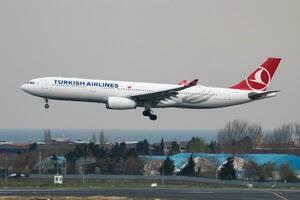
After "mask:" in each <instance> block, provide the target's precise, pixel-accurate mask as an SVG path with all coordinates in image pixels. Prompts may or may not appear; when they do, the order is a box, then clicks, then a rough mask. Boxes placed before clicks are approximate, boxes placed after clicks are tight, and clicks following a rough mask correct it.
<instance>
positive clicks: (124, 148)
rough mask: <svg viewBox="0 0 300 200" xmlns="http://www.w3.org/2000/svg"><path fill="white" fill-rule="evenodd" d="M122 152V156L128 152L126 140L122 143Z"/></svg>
mask: <svg viewBox="0 0 300 200" xmlns="http://www.w3.org/2000/svg"><path fill="white" fill-rule="evenodd" d="M120 153H121V155H122V156H124V155H125V153H126V143H125V142H121V143H120Z"/></svg>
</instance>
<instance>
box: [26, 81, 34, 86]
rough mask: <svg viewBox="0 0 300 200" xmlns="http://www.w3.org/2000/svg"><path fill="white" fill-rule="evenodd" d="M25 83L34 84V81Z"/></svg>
mask: <svg viewBox="0 0 300 200" xmlns="http://www.w3.org/2000/svg"><path fill="white" fill-rule="evenodd" d="M27 83H28V84H30V85H34V84H35V83H34V81H29V82H27Z"/></svg>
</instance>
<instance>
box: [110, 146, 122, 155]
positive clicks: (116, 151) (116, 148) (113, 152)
mask: <svg viewBox="0 0 300 200" xmlns="http://www.w3.org/2000/svg"><path fill="white" fill-rule="evenodd" d="M120 156H121V151H120V146H119V144H118V143H117V142H116V144H115V145H114V146H113V147H112V149H111V157H113V158H119V157H120Z"/></svg>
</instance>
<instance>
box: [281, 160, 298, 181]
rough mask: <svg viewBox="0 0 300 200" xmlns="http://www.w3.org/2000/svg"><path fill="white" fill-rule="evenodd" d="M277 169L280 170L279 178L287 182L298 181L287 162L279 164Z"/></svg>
mask: <svg viewBox="0 0 300 200" xmlns="http://www.w3.org/2000/svg"><path fill="white" fill-rule="evenodd" d="M279 171H280V177H281V180H285V181H287V182H298V181H299V179H298V178H297V176H296V174H295V173H294V171H293V170H292V169H291V168H290V167H289V165H288V164H282V165H280V168H279Z"/></svg>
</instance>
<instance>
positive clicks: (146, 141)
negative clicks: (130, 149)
mask: <svg viewBox="0 0 300 200" xmlns="http://www.w3.org/2000/svg"><path fill="white" fill-rule="evenodd" d="M143 144H144V153H145V155H149V142H148V140H147V139H144V140H143Z"/></svg>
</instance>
